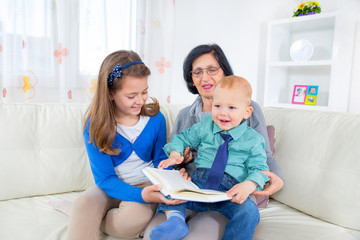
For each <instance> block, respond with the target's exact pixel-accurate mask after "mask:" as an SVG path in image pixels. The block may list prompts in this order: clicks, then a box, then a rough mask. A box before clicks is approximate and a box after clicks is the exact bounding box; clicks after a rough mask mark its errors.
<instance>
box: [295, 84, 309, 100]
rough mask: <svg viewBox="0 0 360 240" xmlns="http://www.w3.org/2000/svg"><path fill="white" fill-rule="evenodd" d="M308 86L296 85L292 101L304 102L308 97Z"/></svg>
mask: <svg viewBox="0 0 360 240" xmlns="http://www.w3.org/2000/svg"><path fill="white" fill-rule="evenodd" d="M307 89H308V86H307V85H295V86H294V92H293V96H292V100H291V103H294V104H304V103H305V99H306V93H307Z"/></svg>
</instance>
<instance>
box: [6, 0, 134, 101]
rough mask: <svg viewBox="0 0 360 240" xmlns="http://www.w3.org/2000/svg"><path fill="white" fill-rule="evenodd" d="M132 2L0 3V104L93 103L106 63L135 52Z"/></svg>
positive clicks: (13, 0)
mask: <svg viewBox="0 0 360 240" xmlns="http://www.w3.org/2000/svg"><path fill="white" fill-rule="evenodd" d="M134 9H136V1H131V0H106V1H104V0H57V1H56V0H0V89H1V98H0V99H1V100H0V101H1V102H9V103H11V102H15V103H18V102H19V103H21V102H26V103H34V102H36V103H43V102H46V103H49V102H50V103H51V102H89V101H90V99H91V98H92V96H93V94H94V91H95V86H96V85H95V83H96V78H97V73H98V71H99V67H100V64H101V62H102V60H103V59H104V58H105V57H106V55H108V54H109V53H111V52H113V51H115V50H118V49H134V50H135V47H136V46H135V44H136V42H135V39H134V35H135V33H136V32H132V29H136V20H133V19H132V18H134V17H135V19H136V14H135V15H134V14H132V13H133V12H135V13H136V11H134Z"/></svg>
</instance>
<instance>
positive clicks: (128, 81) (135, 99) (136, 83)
mask: <svg viewBox="0 0 360 240" xmlns="http://www.w3.org/2000/svg"><path fill="white" fill-rule="evenodd" d="M121 84H122V86H121V89H119V90H117V91H116V92H115V94H113V95H112V100H113V101H114V102H115V106H116V112H115V117H116V121H117V122H118V123H121V124H124V120H125V124H124V125H127V124H126V119H133V118H134V117H136V119H138V115H139V114H140V111H141V107H142V106H143V105H144V104H145V102H146V100H147V99H148V81H147V76H146V77H133V76H126V77H125V78H124V79H123V80H122V83H121ZM134 119H135V118H134ZM135 123H136V122H135Z"/></svg>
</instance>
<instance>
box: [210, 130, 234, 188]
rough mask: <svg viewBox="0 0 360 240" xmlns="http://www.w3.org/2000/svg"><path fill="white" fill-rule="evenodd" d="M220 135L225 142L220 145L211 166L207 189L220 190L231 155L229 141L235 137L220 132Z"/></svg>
mask: <svg viewBox="0 0 360 240" xmlns="http://www.w3.org/2000/svg"><path fill="white" fill-rule="evenodd" d="M220 135H221V137H222V138H223V139H224V140H225V142H224V143H223V144H221V145H220V146H219V148H218V150H217V152H216V156H215V159H214V162H213V164H212V166H211V169H210V173H209V176H208V179H207V181H206V184H205V188H206V189H214V190H218V189H219V187H220V184H221V181H222V179H223V177H224V172H225V167H226V163H227V160H228V155H229V153H228V143H229V141H230V140H232V139H233V138H232V137H231V136H230V135H229V134H222V133H220Z"/></svg>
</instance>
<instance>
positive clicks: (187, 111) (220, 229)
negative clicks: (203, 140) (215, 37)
mask: <svg viewBox="0 0 360 240" xmlns="http://www.w3.org/2000/svg"><path fill="white" fill-rule="evenodd" d="M229 75H233V71H232V69H231V66H230V64H229V61H228V60H227V58H226V56H225V54H224V52H223V51H222V49H221V48H220V47H219V46H218V45H217V44H205V45H200V46H197V47H195V48H194V49H192V50H191V51H190V53H189V54H188V55H187V57H186V58H185V61H184V65H183V76H184V79H185V82H186V85H187V88H188V90H189V91H190V92H191V93H193V94H197V95H198V96H197V98H196V99H195V101H194V102H193V103H192V104H191V105H190V106H188V107H186V108H184V109H182V110H181V111H180V112H179V114H178V116H177V118H176V120H175V124H174V129H173V132H172V133H171V135H174V134H178V133H180V132H181V131H183V130H185V129H186V128H189V127H191V126H192V125H193V124H195V123H198V122H200V119H201V118H202V117H203V116H205V115H209V114H211V113H210V111H211V107H212V100H213V93H214V89H215V86H216V84H217V83H218V82H219V81H220V80H221V79H223V78H224V77H225V76H229ZM251 106H252V107H253V113H252V114H251V116H250V118H249V119H248V120H247V123H248V125H249V126H250V127H252V128H253V129H255V130H256V131H257V132H259V133H260V134H261V135H263V137H264V139H265V148H266V149H265V150H266V155H267V164H268V166H269V169H270V171H264V173H265V174H266V175H267V176H268V177H269V178H270V181H269V182H268V184H267V185H266V186H265V188H264V189H263V190H262V191H256V192H254V193H253V195H254V196H270V195H272V194H273V193H275V192H277V191H279V190H280V189H281V188H282V187H283V185H284V181H283V180H282V178H281V171H280V168H279V166H278V164H277V162H276V160H275V158H274V157H273V154H272V152H271V150H270V144H269V138H268V135H267V130H266V123H265V118H264V115H263V113H262V111H261V108H260V106H259V104H257V103H256V102H255V101H251ZM183 156H184V162H185V165H184V167H185V168H186V170H187V172H188V173H189V174H191V172H192V170H193V169H194V168H195V167H194V163H193V160H194V159H195V158H196V157H197V149H192V150H190V148H189V147H187V148H186V149H185V151H184V154H183ZM188 219H190V220H188V226H189V234H188V235H187V236H186V237H185V238H184V239H199V240H201V239H207V240H210V239H221V238H222V236H223V234H224V230H225V225H226V223H227V222H228V219H227V218H226V217H224V216H223V215H222V214H220V213H218V212H204V213H196V212H191V211H189V216H188ZM164 220H165V216H164V215H160V214H156V215H155V216H154V218H153V219H152V221H151V222H150V224H149V225H148V227H147V229H146V231H145V236H144V239H149V234H150V232H151V229H152V228H153V227H154V226H156V225H159V224H160V223H161V222H163V221H164Z"/></svg>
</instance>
